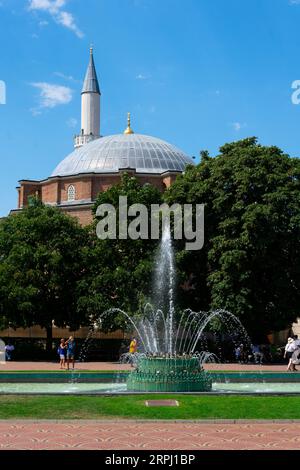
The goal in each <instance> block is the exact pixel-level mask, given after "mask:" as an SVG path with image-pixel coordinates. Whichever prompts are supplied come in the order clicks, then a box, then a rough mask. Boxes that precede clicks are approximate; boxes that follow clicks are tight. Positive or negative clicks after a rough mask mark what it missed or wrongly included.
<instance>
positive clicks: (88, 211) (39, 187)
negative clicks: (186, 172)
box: [17, 170, 179, 225]
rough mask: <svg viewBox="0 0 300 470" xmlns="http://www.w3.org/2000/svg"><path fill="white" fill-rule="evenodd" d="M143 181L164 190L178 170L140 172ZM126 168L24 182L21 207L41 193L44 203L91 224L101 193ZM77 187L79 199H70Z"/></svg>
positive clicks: (20, 197)
mask: <svg viewBox="0 0 300 470" xmlns="http://www.w3.org/2000/svg"><path fill="white" fill-rule="evenodd" d="M127 173H132V174H133V175H135V176H136V177H137V179H138V180H139V181H140V183H141V184H142V185H143V184H145V183H150V184H152V185H153V186H156V187H157V188H158V189H159V190H160V191H164V190H165V189H166V188H168V187H169V186H170V185H171V184H172V183H173V182H174V181H175V179H176V176H177V175H178V174H179V173H178V172H169V171H168V172H166V173H163V174H162V175H152V174H136V173H135V171H133V170H128V171H127ZM121 175H122V171H120V172H119V173H114V174H90V175H78V176H68V177H54V178H49V179H47V180H42V181H30V180H22V181H20V187H18V188H17V190H18V209H23V207H26V206H27V204H28V198H29V197H30V196H35V197H36V196H38V197H39V198H40V199H41V200H42V202H43V203H44V204H49V205H54V206H58V207H60V208H61V209H62V210H63V211H64V212H66V213H67V214H70V215H71V216H72V217H76V218H77V219H78V220H79V222H80V224H81V225H88V224H89V223H90V222H91V221H92V206H93V203H94V201H95V200H96V197H97V195H98V194H99V192H103V191H106V190H107V189H109V188H110V187H111V186H113V185H114V184H117V183H119V182H120V179H121ZM71 185H72V186H74V188H75V200H73V201H68V188H69V187H70V186H71Z"/></svg>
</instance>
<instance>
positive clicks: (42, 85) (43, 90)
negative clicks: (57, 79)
mask: <svg viewBox="0 0 300 470" xmlns="http://www.w3.org/2000/svg"><path fill="white" fill-rule="evenodd" d="M31 86H33V87H34V88H37V89H38V90H39V91H40V94H39V107H38V108H35V112H38V113H39V111H40V110H41V109H43V108H55V107H56V106H59V105H62V104H68V103H70V101H71V100H72V90H71V88H68V87H66V86H61V85H54V84H51V83H46V82H35V83H31Z"/></svg>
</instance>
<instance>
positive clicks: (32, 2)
mask: <svg viewBox="0 0 300 470" xmlns="http://www.w3.org/2000/svg"><path fill="white" fill-rule="evenodd" d="M65 4H66V0H29V3H28V10H29V11H44V12H46V13H49V15H51V16H52V18H53V19H54V21H56V23H58V24H61V25H62V26H64V27H65V28H68V29H70V30H71V31H73V33H75V34H76V36H77V37H79V38H83V36H84V34H83V32H82V31H81V30H80V29H79V28H78V26H77V25H76V22H75V18H74V16H73V15H72V13H69V12H68V11H65V10H62V8H63V7H64V6H65ZM41 23H43V25H45V24H46V23H47V22H42V21H40V23H39V24H40V25H41Z"/></svg>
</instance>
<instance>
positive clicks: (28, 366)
mask: <svg viewBox="0 0 300 470" xmlns="http://www.w3.org/2000/svg"><path fill="white" fill-rule="evenodd" d="M75 368H76V370H97V371H101V370H103V371H109V370H131V369H132V368H131V367H130V365H128V364H120V363H119V362H79V363H78V362H77V363H76V364H75ZM204 368H205V369H209V370H226V371H253V372H255V371H259V372H285V371H286V368H287V366H286V365H285V364H279V365H277V364H275V365H274V364H262V365H257V364H235V363H233V364H229V363H226V364H204ZM14 370H15V371H26V370H37V371H38V370H43V371H47V370H60V369H59V363H58V362H23V361H11V362H6V363H5V364H1V363H0V371H14Z"/></svg>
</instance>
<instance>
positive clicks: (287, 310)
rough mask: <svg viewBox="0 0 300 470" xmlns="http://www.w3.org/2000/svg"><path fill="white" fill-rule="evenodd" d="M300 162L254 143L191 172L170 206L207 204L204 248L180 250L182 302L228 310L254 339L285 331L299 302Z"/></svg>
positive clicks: (170, 196) (171, 195) (231, 147)
mask: <svg viewBox="0 0 300 470" xmlns="http://www.w3.org/2000/svg"><path fill="white" fill-rule="evenodd" d="M299 190H300V160H299V159H297V158H290V157H289V156H288V155H286V154H284V153H283V152H282V151H281V150H280V149H279V148H277V147H273V146H272V147H265V146H262V145H259V144H258V143H257V140H256V139H255V138H248V139H245V140H242V141H239V142H234V143H230V144H226V145H224V146H223V147H221V149H220V154H219V155H218V156H217V157H215V158H211V157H209V155H208V154H207V152H203V153H202V159H201V163H200V164H199V165H197V166H195V167H189V168H188V169H187V170H186V172H185V174H183V175H181V176H180V177H178V179H177V180H176V182H175V183H174V184H173V185H172V186H171V188H170V189H169V190H168V191H167V192H166V194H165V198H166V201H167V202H180V203H199V204H200V203H203V204H205V245H204V248H203V249H202V250H201V251H199V252H196V253H195V252H186V251H184V249H183V246H182V245H180V244H179V245H178V254H177V260H178V266H179V271H180V276H181V283H182V287H183V289H181V303H182V305H184V306H188V305H190V306H191V307H193V308H196V309H213V308H226V309H228V310H230V311H232V312H233V313H234V314H236V315H237V316H239V317H240V319H241V320H242V322H243V324H244V326H245V327H246V328H247V329H248V331H249V333H250V334H259V333H262V334H265V333H268V332H270V331H272V330H280V329H282V328H285V327H286V326H287V325H288V324H289V323H290V322H292V321H293V320H295V318H296V317H297V316H298V315H299V305H300V191H299Z"/></svg>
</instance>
